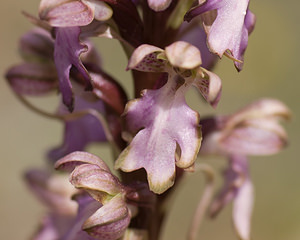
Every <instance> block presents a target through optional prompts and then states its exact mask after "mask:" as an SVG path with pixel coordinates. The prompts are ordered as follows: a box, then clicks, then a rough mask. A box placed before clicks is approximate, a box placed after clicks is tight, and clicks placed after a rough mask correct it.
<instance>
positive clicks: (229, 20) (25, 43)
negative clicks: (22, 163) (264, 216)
mask: <svg viewBox="0 0 300 240" xmlns="http://www.w3.org/2000/svg"><path fill="white" fill-rule="evenodd" d="M24 15H25V16H26V17H27V18H28V19H29V21H31V22H32V23H33V24H34V25H36V27H35V28H34V29H33V30H31V31H29V32H28V33H26V34H24V35H23V36H22V37H21V40H20V46H19V48H20V50H21V55H22V57H23V59H24V62H23V63H21V64H19V65H15V66H13V67H12V68H10V69H9V70H8V72H7V75H6V78H7V80H8V82H9V84H10V86H11V88H12V90H13V91H14V92H15V93H16V95H17V96H18V97H19V98H20V99H21V100H22V102H23V103H25V104H26V105H27V106H28V107H29V108H31V109H32V110H34V111H35V112H37V113H39V114H42V115H44V116H47V117H52V118H55V119H59V120H60V121H62V122H63V123H64V126H65V131H64V139H63V143H62V145H61V146H59V147H57V148H54V149H52V150H50V151H49V152H48V155H47V156H48V159H49V160H50V163H52V166H53V165H54V167H52V168H50V169H47V170H40V169H32V170H30V171H28V172H27V173H26V174H25V179H26V182H27V183H28V186H29V187H30V188H31V190H32V191H33V192H34V193H35V194H36V195H37V197H38V198H39V199H40V200H41V201H42V202H43V203H44V204H46V205H47V206H48V207H49V213H48V214H47V215H46V216H45V217H44V218H43V220H42V222H41V225H40V227H39V230H38V231H37V232H36V233H35V234H34V237H33V239H36V240H58V239H59V240H85V239H86V240H93V239H102V240H117V239H122V240H146V239H149V240H156V239H159V238H160V234H161V229H162V228H161V226H162V224H163V221H164V220H165V219H166V218H165V217H166V215H167V212H166V208H164V207H163V206H165V205H166V203H167V202H168V201H169V196H171V193H172V192H173V191H174V189H176V188H177V186H178V182H179V180H180V179H182V177H183V176H186V175H188V173H189V172H197V171H202V172H203V173H204V174H205V175H206V176H207V185H206V190H205V192H204V193H203V198H202V199H201V200H200V201H199V206H198V208H197V210H196V211H195V216H194V218H193V220H192V224H191V228H190V229H189V230H188V234H187V239H188V240H195V239H196V236H197V230H198V227H199V225H200V222H201V220H202V218H203V215H204V214H205V213H207V212H210V215H211V216H216V215H217V213H218V212H219V211H220V210H221V209H222V208H223V207H225V206H226V205H227V204H228V203H230V202H232V203H233V210H232V217H233V225H234V227H235V229H236V232H237V234H238V236H239V238H240V239H243V240H249V239H250V225H251V224H250V222H251V214H252V208H253V191H254V189H253V184H252V182H251V177H250V173H249V166H248V165H249V164H248V156H251V155H269V154H274V153H277V152H279V151H280V150H281V149H282V148H283V147H285V146H286V144H287V136H286V133H285V130H284V129H283V128H282V127H281V125H280V120H286V119H288V118H289V117H290V111H289V109H288V108H287V107H286V106H285V105H284V104H283V103H281V102H280V101H278V100H275V99H267V98H263V99H260V100H258V101H255V102H253V103H252V104H250V105H248V106H246V107H244V108H242V109H241V110H239V111H237V112H236V113H233V114H230V115H216V116H209V117H202V116H201V118H200V115H199V113H198V112H196V111H195V110H193V109H191V108H190V107H189V105H188V104H187V102H186V100H185V97H186V95H187V93H188V91H189V90H190V89H192V88H195V89H197V91H198V92H199V93H200V95H201V96H202V97H203V100H204V101H206V102H207V103H208V104H209V105H211V106H212V107H213V108H216V107H217V105H218V102H219V101H220V99H221V91H222V82H221V79H220V78H219V76H217V75H216V74H215V73H213V72H211V70H212V69H213V67H214V66H215V64H216V63H217V61H218V59H219V58H222V57H223V56H226V57H228V58H229V59H231V60H232V61H233V63H234V66H235V67H236V69H237V70H238V71H241V70H242V68H243V63H244V53H245V50H246V48H247V45H248V37H249V34H250V33H251V32H252V30H253V29H254V25H255V16H254V14H253V13H252V12H251V11H250V10H249V0H239V1H238V0H199V1H194V0H147V1H146V0H41V3H40V6H39V14H38V17H35V16H33V15H30V14H28V13H24ZM92 37H98V38H108V39H116V40H118V41H119V43H120V44H121V46H122V47H123V49H124V51H125V54H126V56H128V65H127V68H126V70H127V71H131V72H132V78H133V81H134V92H135V96H134V97H133V99H130V97H128V96H127V94H126V91H125V90H124V89H123V88H122V86H121V85H120V84H119V82H118V81H117V80H116V79H114V78H113V77H112V76H110V75H109V74H108V73H106V72H105V71H104V70H103V67H102V64H101V58H100V55H99V54H98V52H97V49H96V47H95V46H94V45H93V44H92V42H91V41H90V38H92ZM124 68H125V67H124ZM57 91H58V92H59V93H60V95H61V97H60V102H61V104H60V106H58V110H57V112H55V113H49V112H47V111H45V110H43V109H39V108H37V107H35V106H34V105H32V104H31V103H30V102H29V101H27V99H26V96H43V95H46V94H49V93H51V92H57ZM128 99H129V100H128ZM95 142H104V143H105V142H106V143H107V144H108V145H109V146H111V149H112V153H113V156H114V158H115V162H114V166H115V170H116V173H117V175H118V176H116V175H115V174H114V173H113V172H112V171H111V170H110V169H109V167H108V166H107V164H106V163H105V162H104V160H102V159H101V158H99V157H98V156H95V155H93V154H90V153H87V152H84V150H85V148H86V147H87V146H88V144H89V143H95ZM204 155H219V156H223V157H224V158H225V159H227V162H228V167H227V169H226V171H225V172H224V186H223V188H222V189H221V190H220V193H219V194H216V196H215V197H214V196H213V195H214V178H215V177H214V175H215V171H214V170H213V169H212V167H211V166H209V165H207V164H204V163H201V156H204ZM198 158H199V159H200V160H199V163H198V160H197V159H198ZM54 168H55V169H57V170H59V171H60V172H59V171H57V172H54V171H52V169H54ZM62 172H67V173H68V174H70V175H69V181H70V183H71V184H69V183H68V180H67V175H68V174H67V175H66V173H62ZM175 181H176V182H175ZM171 190H172V191H171ZM195 190H196V189H195Z"/></svg>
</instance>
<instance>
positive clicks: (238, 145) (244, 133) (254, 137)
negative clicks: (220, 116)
mask: <svg viewBox="0 0 300 240" xmlns="http://www.w3.org/2000/svg"><path fill="white" fill-rule="evenodd" d="M219 144H220V145H221V148H222V149H223V151H224V152H229V153H235V154H240V155H270V154H275V153H278V152H279V151H280V150H281V149H282V148H283V147H284V146H286V144H287V135H286V133H285V130H284V129H283V128H282V127H281V126H280V125H279V124H278V123H277V122H276V121H274V120H272V119H258V120H250V121H244V122H243V125H241V126H236V127H235V128H234V129H232V130H231V131H228V132H227V131H224V133H223V134H222V136H221V138H220V140H219Z"/></svg>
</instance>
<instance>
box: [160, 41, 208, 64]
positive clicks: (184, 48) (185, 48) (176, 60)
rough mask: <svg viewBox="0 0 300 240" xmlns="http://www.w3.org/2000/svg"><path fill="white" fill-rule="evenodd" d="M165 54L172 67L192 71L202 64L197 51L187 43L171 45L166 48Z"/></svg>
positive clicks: (179, 42)
mask: <svg viewBox="0 0 300 240" xmlns="http://www.w3.org/2000/svg"><path fill="white" fill-rule="evenodd" d="M165 53H166V56H167V58H168V61H169V62H170V63H171V65H172V66H173V67H179V68H183V69H194V68H196V67H199V66H200V65H201V63H202V60H201V55H200V51H199V49H198V48H196V47H195V46H193V45H191V44H189V43H188V42H183V41H178V42H175V43H172V44H171V45H169V46H167V47H166V50H165Z"/></svg>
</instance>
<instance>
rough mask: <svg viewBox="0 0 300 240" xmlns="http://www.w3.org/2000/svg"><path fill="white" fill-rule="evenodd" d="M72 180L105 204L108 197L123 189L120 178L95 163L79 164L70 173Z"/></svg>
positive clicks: (73, 183)
mask: <svg viewBox="0 0 300 240" xmlns="http://www.w3.org/2000/svg"><path fill="white" fill-rule="evenodd" d="M70 182H71V183H72V185H73V186H74V187H76V188H78V189H83V190H85V191H87V192H88V193H89V194H90V195H91V196H92V197H93V198H94V199H96V200H97V201H99V202H101V203H103V204H105V203H106V201H107V199H106V198H108V201H110V198H111V196H114V195H117V194H118V193H120V192H121V191H122V187H121V184H120V182H119V180H118V179H117V178H116V177H115V176H114V175H112V174H111V172H110V171H105V170H103V169H101V168H100V167H99V166H97V165H94V164H82V165H80V166H77V167H76V168H75V169H74V171H73V172H72V174H71V175H70Z"/></svg>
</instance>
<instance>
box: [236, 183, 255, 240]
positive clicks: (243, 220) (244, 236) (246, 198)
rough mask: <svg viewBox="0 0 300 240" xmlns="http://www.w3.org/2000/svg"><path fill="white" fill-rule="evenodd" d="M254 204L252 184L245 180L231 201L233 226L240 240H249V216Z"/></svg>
mask: <svg viewBox="0 0 300 240" xmlns="http://www.w3.org/2000/svg"><path fill="white" fill-rule="evenodd" d="M253 202H254V190H253V186H252V183H251V181H250V180H249V179H247V180H246V181H245V182H244V184H243V185H242V186H241V187H240V189H239V192H238V194H237V196H236V197H235V199H234V201H233V210H232V211H233V212H232V217H233V225H234V227H235V229H236V232H237V234H238V236H239V237H240V239H241V240H250V230H251V229H250V228H251V216H252V209H253Z"/></svg>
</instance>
